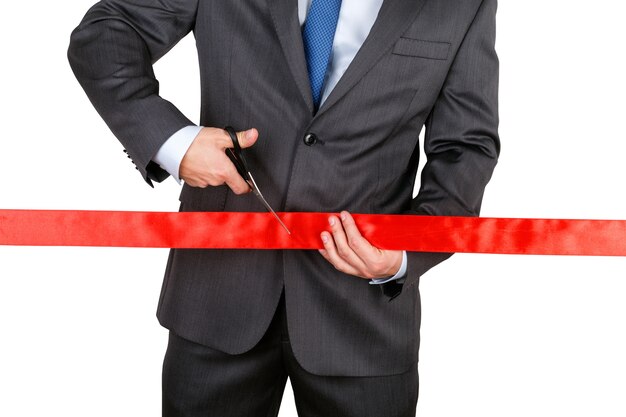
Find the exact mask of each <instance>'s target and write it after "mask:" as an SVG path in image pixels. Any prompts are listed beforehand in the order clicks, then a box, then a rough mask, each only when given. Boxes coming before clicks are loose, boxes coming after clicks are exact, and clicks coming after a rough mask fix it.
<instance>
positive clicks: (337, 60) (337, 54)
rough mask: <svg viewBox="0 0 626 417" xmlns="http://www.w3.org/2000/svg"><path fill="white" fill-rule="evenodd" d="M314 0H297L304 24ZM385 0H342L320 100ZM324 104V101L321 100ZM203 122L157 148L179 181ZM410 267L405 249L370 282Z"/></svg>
mask: <svg viewBox="0 0 626 417" xmlns="http://www.w3.org/2000/svg"><path fill="white" fill-rule="evenodd" d="M311 1H312V0H298V19H299V20H300V26H302V25H304V22H305V20H306V16H307V13H308V11H309V7H310V6H311ZM382 3H383V0H343V1H342V4H341V10H340V11H339V20H338V22H337V30H336V32H335V38H334V40H333V51H332V56H331V59H330V63H329V65H328V71H327V73H326V80H325V82H324V87H323V94H322V100H321V103H324V101H325V100H326V99H327V98H328V96H329V95H330V93H331V91H332V90H333V88H335V86H336V85H337V83H338V82H339V79H340V78H341V77H342V76H343V74H344V72H345V71H346V69H348V66H349V65H350V63H351V62H352V59H354V57H355V55H356V54H357V52H358V51H359V49H360V48H361V46H362V45H363V42H364V41H365V38H367V35H368V34H369V32H370V30H371V29H372V26H373V25H374V21H375V20H376V18H377V17H378V12H379V11H380V7H381V6H382ZM320 106H321V104H320ZM201 129H202V126H187V127H184V128H182V129H181V130H179V131H178V132H176V133H174V134H173V135H172V136H171V137H170V138H169V139H168V140H167V141H166V142H165V143H164V144H163V145H162V146H161V148H160V149H159V150H158V152H157V153H156V155H155V156H154V158H152V159H153V161H154V162H156V163H157V164H159V166H161V168H163V169H164V170H166V171H167V172H168V173H169V174H170V175H171V176H172V177H174V179H175V180H176V181H177V182H178V183H179V184H180V178H179V169H180V163H181V161H182V160H183V157H184V156H185V153H186V152H187V149H189V146H191V143H192V142H193V140H194V139H195V137H196V136H197V135H198V132H200V130H201ZM406 269H407V256H406V251H405V252H403V254H402V265H401V267H400V270H399V271H398V273H397V274H396V275H394V276H393V277H390V278H380V279H373V280H371V281H370V284H383V283H385V282H388V281H392V280H394V279H398V282H403V281H404V275H405V274H406Z"/></svg>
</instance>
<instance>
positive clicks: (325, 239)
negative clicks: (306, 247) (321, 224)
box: [322, 235, 328, 243]
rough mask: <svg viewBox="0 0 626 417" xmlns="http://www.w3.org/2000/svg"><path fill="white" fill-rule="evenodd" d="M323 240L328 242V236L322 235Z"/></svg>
mask: <svg viewBox="0 0 626 417" xmlns="http://www.w3.org/2000/svg"><path fill="white" fill-rule="evenodd" d="M322 242H324V243H326V242H328V236H326V235H322Z"/></svg>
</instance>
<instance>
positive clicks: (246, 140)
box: [237, 128, 259, 149]
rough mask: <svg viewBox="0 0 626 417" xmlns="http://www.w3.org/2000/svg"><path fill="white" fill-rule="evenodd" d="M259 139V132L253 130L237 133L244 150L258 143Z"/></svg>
mask: <svg viewBox="0 0 626 417" xmlns="http://www.w3.org/2000/svg"><path fill="white" fill-rule="evenodd" d="M258 138H259V132H258V131H257V130H256V129H254V128H252V129H248V130H246V131H243V132H237V139H238V140H239V146H241V148H242V149H245V148H249V147H250V146H252V145H254V144H255V143H256V140H257V139H258Z"/></svg>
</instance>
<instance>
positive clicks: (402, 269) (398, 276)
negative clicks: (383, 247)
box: [370, 251, 407, 285]
mask: <svg viewBox="0 0 626 417" xmlns="http://www.w3.org/2000/svg"><path fill="white" fill-rule="evenodd" d="M406 269H407V258H406V251H402V264H401V265H400V269H399V270H398V272H397V273H396V274H395V275H394V276H392V277H389V278H373V279H372V280H370V284H371V285H374V284H384V283H385V282H389V281H393V280H396V279H397V280H398V282H399V283H403V282H404V276H405V275H406Z"/></svg>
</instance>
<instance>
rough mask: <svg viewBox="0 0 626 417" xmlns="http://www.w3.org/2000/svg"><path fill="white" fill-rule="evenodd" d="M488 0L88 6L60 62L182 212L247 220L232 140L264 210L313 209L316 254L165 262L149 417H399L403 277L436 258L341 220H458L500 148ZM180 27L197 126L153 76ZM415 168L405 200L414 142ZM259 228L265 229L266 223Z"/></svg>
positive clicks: (411, 362) (412, 303) (414, 302)
mask: <svg viewBox="0 0 626 417" xmlns="http://www.w3.org/2000/svg"><path fill="white" fill-rule="evenodd" d="M496 7H497V6H496V0H343V2H342V1H341V0H237V1H225V0H159V1H154V0H103V1H101V2H99V3H97V4H96V5H94V6H93V7H92V8H91V9H90V10H89V11H88V12H87V14H86V16H85V17H84V19H83V20H82V22H81V23H80V24H79V26H78V27H77V28H76V29H75V30H74V32H73V33H72V36H71V40H70V47H69V51H68V57H69V60H70V64H71V66H72V69H73V71H74V73H75V75H76V77H77V78H78V80H79V82H80V84H81V86H82V87H83V88H84V90H85V92H86V93H87V95H88V97H89V99H90V100H91V102H92V103H93V105H94V106H95V108H96V110H97V111H98V112H99V113H100V115H101V116H102V118H103V119H104V120H105V121H106V123H107V124H108V126H109V127H110V128H111V130H112V132H113V133H114V134H115V136H116V137H117V138H118V139H119V141H120V142H121V143H122V145H123V147H124V148H125V151H126V152H127V154H128V155H129V157H130V158H131V159H132V161H133V162H134V164H135V165H136V167H137V169H138V171H139V172H140V174H141V175H142V176H143V178H144V179H145V180H146V181H147V182H148V184H150V185H152V184H153V181H156V182H160V181H163V180H164V179H165V178H167V177H168V176H169V175H172V176H173V177H174V178H175V179H176V180H183V181H184V185H183V188H182V192H181V194H180V201H181V206H180V210H181V211H237V212H254V211H263V210H264V209H263V206H261V205H260V203H259V201H257V200H256V198H255V197H254V195H253V194H251V193H249V192H248V191H249V187H248V185H247V184H246V183H245V182H244V180H243V179H242V178H241V177H240V176H239V174H238V173H237V171H236V169H235V167H234V166H233V164H232V163H231V162H230V160H229V159H228V157H227V156H226V154H225V150H226V149H227V148H229V147H232V141H231V139H230V137H229V135H228V134H227V133H226V132H225V130H224V127H225V126H233V127H234V128H235V129H236V130H237V136H238V139H239V142H241V145H242V147H243V148H245V149H244V152H246V158H247V160H248V164H249V168H250V171H251V172H253V173H254V176H255V179H256V182H257V183H258V185H259V187H260V188H261V189H262V191H263V194H264V195H265V198H266V199H267V200H268V202H269V203H270V205H271V206H273V207H274V208H275V209H276V210H277V211H293V212H298V211H307V212H311V211H313V212H329V213H337V214H336V215H329V226H328V231H325V232H323V233H322V234H321V235H320V239H321V241H322V242H323V245H324V249H323V250H320V251H295V250H294V251H273V250H197V249H193V250H192V249H174V250H171V252H170V255H169V258H168V262H167V267H166V271H165V277H164V282H163V287H162V291H161V296H160V299H159V304H158V310H157V316H158V319H159V321H160V323H161V324H162V325H163V326H164V327H166V328H167V329H169V331H170V333H169V335H170V336H169V344H168V348H167V352H166V354H165V360H164V365H163V415H165V416H275V415H277V413H278V409H279V407H280V402H281V398H282V394H283V389H284V386H285V383H286V380H287V377H289V378H290V380H291V384H292V387H293V391H294V396H295V402H296V407H297V410H298V414H299V415H300V416H341V417H343V416H359V417H366V416H372V417H373V416H376V417H379V416H389V417H394V416H402V417H405V416H414V415H415V409H416V402H417V395H418V374H417V362H418V347H419V325H420V298H419V289H418V285H419V279H420V276H421V275H423V274H424V273H425V272H426V271H427V270H429V269H430V268H431V267H433V266H434V265H436V264H438V263H439V262H441V261H443V260H445V259H446V258H447V257H449V256H450V255H449V254H436V253H417V252H408V253H407V252H401V251H385V250H381V249H379V248H376V247H374V246H372V245H371V244H370V243H369V242H368V241H367V240H366V239H364V238H363V237H362V236H361V234H360V232H359V229H358V227H357V226H356V225H355V223H354V220H353V219H352V216H351V215H350V213H357V212H358V213H389V214H394V213H403V214H414V215H424V214H428V215H461V216H476V215H478V213H479V210H480V203H481V200H482V196H483V192H484V189H485V186H486V184H487V183H488V181H489V179H490V177H491V174H492V171H493V169H494V166H495V164H496V161H497V158H498V154H499V138H498V132H497V129H498V58H497V55H496V52H495V16H496ZM190 31H193V33H194V35H195V39H196V44H197V50H198V56H199V63H200V77H201V87H200V88H201V98H202V105H201V113H200V125H199V126H195V125H194V124H193V123H192V122H191V121H190V120H189V119H188V118H187V117H185V116H184V115H183V114H182V113H181V112H180V111H179V110H178V109H177V108H176V107H175V106H174V105H173V104H172V103H170V102H168V101H166V100H164V99H163V98H161V97H160V96H159V88H158V87H159V86H158V81H157V80H156V79H155V76H154V73H153V70H152V64H154V62H156V61H157V60H158V59H159V58H160V57H162V56H163V55H164V54H165V53H167V51H168V50H169V49H170V48H172V47H173V46H174V45H175V44H176V43H177V42H178V41H179V40H180V39H181V38H183V37H184V36H185V35H187V34H188V33H189V32H190ZM424 126H425V129H426V131H425V141H424V149H425V153H426V157H427V162H426V165H425V167H424V169H423V171H422V173H421V184H420V189H419V193H418V194H417V197H415V198H412V192H413V188H414V184H415V179H416V175H417V167H418V162H419V158H420V154H419V149H420V147H419V139H418V136H419V133H420V131H421V129H422V128H423V127H424ZM277 227H280V226H279V225H278V223H277Z"/></svg>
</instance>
